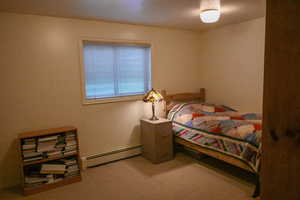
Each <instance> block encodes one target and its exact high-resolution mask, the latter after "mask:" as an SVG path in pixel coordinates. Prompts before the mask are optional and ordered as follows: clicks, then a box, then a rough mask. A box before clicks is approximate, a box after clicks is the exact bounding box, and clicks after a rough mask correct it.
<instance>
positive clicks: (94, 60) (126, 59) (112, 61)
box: [83, 42, 151, 99]
mask: <svg viewBox="0 0 300 200" xmlns="http://www.w3.org/2000/svg"><path fill="white" fill-rule="evenodd" d="M83 54H84V55H83V57H84V71H85V98H86V99H101V98H110V97H122V96H131V95H140V94H145V93H146V92H147V91H148V90H149V89H150V88H151V73H150V71H151V70H150V66H151V61H150V60H151V59H150V57H151V52H150V47H146V46H132V45H131V46H129V45H128V46H126V45H123V44H122V45H116V44H112V45H109V44H98V43H95V44H93V43H90V42H89V43H84V48H83Z"/></svg>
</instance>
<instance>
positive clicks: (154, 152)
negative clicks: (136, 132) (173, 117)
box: [141, 118, 173, 163]
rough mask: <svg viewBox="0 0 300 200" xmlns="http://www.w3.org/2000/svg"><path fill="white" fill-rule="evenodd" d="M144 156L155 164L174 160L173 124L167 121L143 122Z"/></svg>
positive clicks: (144, 120)
mask: <svg viewBox="0 0 300 200" xmlns="http://www.w3.org/2000/svg"><path fill="white" fill-rule="evenodd" d="M141 131H142V145H143V148H142V155H143V157H145V158H147V159H148V160H150V161H151V162H153V163H161V162H164V161H168V160H171V159H173V134H172V122H171V121H170V120H167V119H161V118H160V119H159V120H155V121H151V120H148V119H142V120H141Z"/></svg>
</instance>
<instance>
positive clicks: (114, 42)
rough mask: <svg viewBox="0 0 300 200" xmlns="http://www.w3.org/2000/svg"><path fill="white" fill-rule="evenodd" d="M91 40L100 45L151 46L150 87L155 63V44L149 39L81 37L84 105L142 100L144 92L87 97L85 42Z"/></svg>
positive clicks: (80, 57) (81, 86) (80, 51)
mask: <svg viewBox="0 0 300 200" xmlns="http://www.w3.org/2000/svg"><path fill="white" fill-rule="evenodd" d="M85 42H91V43H93V44H97V43H98V44H99V45H101V44H102V45H104V44H106V45H124V46H143V47H149V48H150V59H149V61H150V64H149V67H150V69H149V80H150V88H149V89H151V88H152V85H153V84H152V63H153V54H152V51H153V45H152V43H151V42H148V41H140V40H115V39H109V40H107V39H101V38H100V39H99V38H98V39H95V38H80V40H79V60H80V78H81V81H80V88H81V99H82V104H83V105H89V104H104V103H114V102H125V101H139V100H142V98H143V97H144V94H139V95H125V96H117V97H107V98H95V99H88V98H87V97H86V87H85V83H86V80H85V77H86V76H85V68H84V67H85V66H84V43H85Z"/></svg>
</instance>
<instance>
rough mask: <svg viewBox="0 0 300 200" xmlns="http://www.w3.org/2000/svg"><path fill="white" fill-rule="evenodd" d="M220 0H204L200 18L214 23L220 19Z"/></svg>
mask: <svg viewBox="0 0 300 200" xmlns="http://www.w3.org/2000/svg"><path fill="white" fill-rule="evenodd" d="M220 4H221V3H220V0H202V1H201V6H200V10H201V11H200V18H201V20H202V22H204V23H214V22H217V21H218V20H219V19H220V16H221V9H220V8H221V5H220Z"/></svg>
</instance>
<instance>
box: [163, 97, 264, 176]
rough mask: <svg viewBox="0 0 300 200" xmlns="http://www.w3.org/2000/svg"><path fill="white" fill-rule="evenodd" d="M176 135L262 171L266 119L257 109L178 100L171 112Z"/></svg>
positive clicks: (254, 169)
mask: <svg viewBox="0 0 300 200" xmlns="http://www.w3.org/2000/svg"><path fill="white" fill-rule="evenodd" d="M168 119H170V120H172V122H173V131H174V134H175V136H176V137H180V138H182V139H184V140H186V141H188V142H191V143H194V144H197V145H199V146H201V147H203V148H207V149H210V150H212V151H216V152H219V153H222V154H225V155H227V156H231V157H234V158H236V159H239V160H240V161H242V162H244V163H245V164H247V165H248V166H249V167H250V168H251V169H253V171H255V172H258V169H259V163H260V158H261V135H262V123H261V122H262V120H261V115H260V114H257V113H240V112H237V111H236V110H234V109H232V108H229V107H227V106H223V105H214V104H208V103H181V104H176V105H175V106H174V107H173V108H172V109H171V110H170V112H169V114H168Z"/></svg>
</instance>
